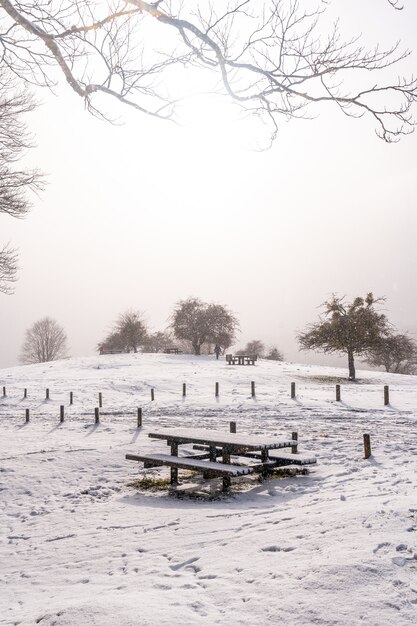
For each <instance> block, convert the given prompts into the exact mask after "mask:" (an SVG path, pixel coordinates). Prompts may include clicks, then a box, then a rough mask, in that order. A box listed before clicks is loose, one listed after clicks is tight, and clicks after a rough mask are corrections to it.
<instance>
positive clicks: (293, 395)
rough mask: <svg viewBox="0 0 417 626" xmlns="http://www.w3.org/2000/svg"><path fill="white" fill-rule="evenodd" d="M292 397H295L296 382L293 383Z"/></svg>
mask: <svg viewBox="0 0 417 626" xmlns="http://www.w3.org/2000/svg"><path fill="white" fill-rule="evenodd" d="M291 398H292V399H294V398H295V383H291Z"/></svg>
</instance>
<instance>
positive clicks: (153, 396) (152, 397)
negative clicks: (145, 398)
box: [151, 389, 155, 402]
mask: <svg viewBox="0 0 417 626" xmlns="http://www.w3.org/2000/svg"><path fill="white" fill-rule="evenodd" d="M151 400H152V402H153V401H154V400H155V389H151Z"/></svg>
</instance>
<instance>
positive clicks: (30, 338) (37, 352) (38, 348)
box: [20, 317, 68, 363]
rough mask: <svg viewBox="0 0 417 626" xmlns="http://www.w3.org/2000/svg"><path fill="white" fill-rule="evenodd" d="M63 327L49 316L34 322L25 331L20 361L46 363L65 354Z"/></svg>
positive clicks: (65, 339)
mask: <svg viewBox="0 0 417 626" xmlns="http://www.w3.org/2000/svg"><path fill="white" fill-rule="evenodd" d="M67 349H68V348H67V336H66V334H65V331H64V329H63V328H62V327H61V326H60V325H59V324H58V323H57V322H56V321H55V320H53V319H51V318H50V317H44V318H43V319H41V320H39V321H37V322H35V323H34V324H33V326H31V327H30V328H29V329H28V330H27V331H26V333H25V339H24V342H23V346H22V352H21V355H20V361H21V363H46V362H47V361H56V360H58V359H63V358H64V357H66V356H67Z"/></svg>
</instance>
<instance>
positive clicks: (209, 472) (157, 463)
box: [126, 454, 254, 491]
mask: <svg viewBox="0 0 417 626" xmlns="http://www.w3.org/2000/svg"><path fill="white" fill-rule="evenodd" d="M126 459H127V460H128V461H139V462H143V463H144V466H145V468H148V467H162V466H164V465H166V466H167V467H170V468H171V484H172V485H175V484H177V482H178V475H177V471H178V469H188V470H193V469H194V470H200V471H202V472H203V476H204V478H212V477H214V476H222V477H223V491H227V490H228V489H229V487H230V479H231V478H232V477H236V476H244V475H247V474H253V472H254V469H253V468H252V467H242V466H241V465H232V464H229V463H216V462H210V461H202V460H201V459H192V458H190V457H175V456H171V455H170V454H126Z"/></svg>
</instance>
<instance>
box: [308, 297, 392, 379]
mask: <svg viewBox="0 0 417 626" xmlns="http://www.w3.org/2000/svg"><path fill="white" fill-rule="evenodd" d="M378 302H381V299H375V298H374V296H373V294H372V293H368V294H367V296H366V298H355V299H354V300H353V301H352V302H350V303H345V298H340V297H338V296H336V295H333V297H332V299H331V300H329V301H327V302H325V303H324V305H323V306H324V307H325V312H324V315H323V316H322V318H321V319H320V321H319V322H317V323H316V324H312V325H311V326H309V327H308V328H307V330H306V331H304V332H302V333H299V334H298V341H299V343H300V346H301V349H302V350H318V351H321V352H326V353H329V352H341V353H344V354H347V356H348V365H349V379H350V380H356V372H355V363H354V357H355V355H357V356H358V355H362V354H366V353H367V352H368V351H369V350H370V349H372V348H373V347H375V346H376V345H377V344H378V342H379V341H380V340H381V338H383V337H385V336H386V335H387V334H388V333H389V326H388V321H387V318H386V316H385V315H384V314H383V313H380V312H379V311H377V309H376V307H375V305H376V304H377V303H378Z"/></svg>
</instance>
